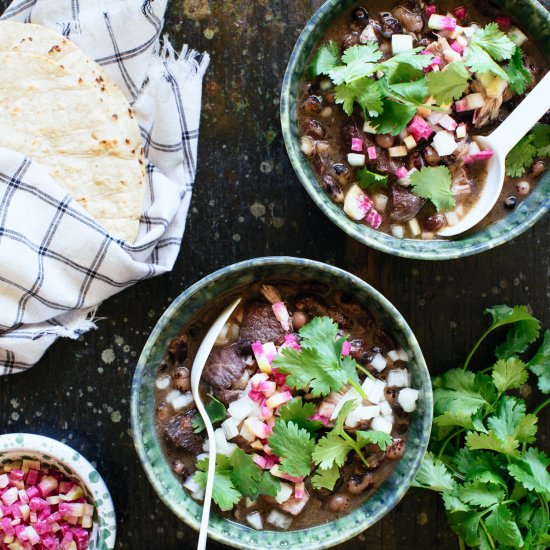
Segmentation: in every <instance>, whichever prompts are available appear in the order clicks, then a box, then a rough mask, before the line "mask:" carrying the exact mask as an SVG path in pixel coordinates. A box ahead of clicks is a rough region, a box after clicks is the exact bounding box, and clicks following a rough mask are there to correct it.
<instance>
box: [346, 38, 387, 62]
mask: <svg viewBox="0 0 550 550" xmlns="http://www.w3.org/2000/svg"><path fill="white" fill-rule="evenodd" d="M381 57H382V52H381V51H380V50H379V49H378V43H377V42H374V41H373V40H371V41H369V42H367V43H366V44H359V45H357V46H351V47H350V48H348V49H347V50H346V51H345V52H344V55H343V56H342V61H343V62H344V63H345V64H346V65H352V64H361V63H376V61H379V60H380V58H381Z"/></svg>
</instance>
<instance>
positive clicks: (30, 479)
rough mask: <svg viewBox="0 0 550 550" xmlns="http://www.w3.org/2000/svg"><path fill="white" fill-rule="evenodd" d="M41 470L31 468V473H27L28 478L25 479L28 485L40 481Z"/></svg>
mask: <svg viewBox="0 0 550 550" xmlns="http://www.w3.org/2000/svg"><path fill="white" fill-rule="evenodd" d="M39 474H40V472H39V471H38V470H29V473H28V474H27V479H25V483H26V484H27V485H34V484H36V482H37V481H38V475H39Z"/></svg>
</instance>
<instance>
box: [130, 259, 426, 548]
mask: <svg viewBox="0 0 550 550" xmlns="http://www.w3.org/2000/svg"><path fill="white" fill-rule="evenodd" d="M275 265H277V266H286V267H288V269H289V275H288V276H290V277H291V276H292V272H291V270H292V268H293V267H296V268H302V269H305V268H307V270H308V276H309V277H312V278H315V277H321V275H319V273H321V272H328V275H327V277H334V278H339V279H340V278H342V279H343V280H345V281H346V285H345V286H346V287H347V286H352V285H353V286H357V287H360V288H361V292H363V293H365V294H366V295H368V296H369V299H372V301H373V302H372V303H371V306H370V307H373V308H375V309H380V310H381V311H383V312H384V314H385V315H387V317H388V318H391V319H392V322H393V323H394V324H395V325H396V326H399V332H400V335H399V336H400V337H399V339H400V341H401V343H403V342H404V341H406V345H407V347H408V350H410V351H411V352H412V354H413V357H412V358H411V361H410V362H409V365H416V366H415V367H414V368H413V367H411V369H412V370H411V371H412V372H413V377H414V378H415V379H416V381H419V384H418V385H417V387H421V388H422V389H421V396H420V398H419V409H418V410H420V409H422V411H423V413H422V416H418V417H416V419H415V420H414V424H412V425H415V424H416V425H417V428H418V430H419V432H420V435H419V441H418V444H417V446H416V447H415V448H413V447H411V448H412V449H413V450H412V451H410V452H411V455H412V456H410V457H408V459H407V460H408V461H409V463H408V470H406V471H405V472H401V470H396V472H399V475H400V478H399V482H400V483H401V485H399V486H397V487H393V488H392V491H393V492H392V495H391V498H388V499H387V500H386V502H384V499H385V496H381V495H385V494H386V491H388V488H390V487H391V485H390V482H391V481H392V480H393V478H394V477H395V476H390V478H388V480H386V481H385V482H384V483H383V484H382V486H381V487H380V488H379V489H378V490H377V491H376V492H375V493H374V494H373V496H372V497H371V499H369V500H367V501H366V503H365V504H363V505H362V506H361V507H359V508H357V509H355V510H354V511H352V512H351V513H349V514H347V515H345V516H343V517H341V518H339V519H337V520H334V521H331V522H328V523H324V524H321V525H319V526H315V527H312V528H308V529H301V530H296V531H288V532H278V531H269V530H264V531H255V530H254V529H251V528H249V527H246V526H243V525H241V524H237V523H235V522H231V521H227V520H225V519H223V518H220V516H217V515H214V517H212V516H211V520H210V526H209V536H210V537H211V538H212V539H214V540H217V541H219V542H222V543H224V544H227V545H230V546H233V547H235V548H243V549H249V548H251V547H253V548H255V549H257V550H260V549H263V548H292V550H307V549H311V548H316V549H318V550H320V549H323V548H329V547H332V546H334V545H337V544H340V543H342V542H344V541H346V540H349V539H351V538H353V537H354V536H356V535H358V534H359V533H361V532H363V531H364V530H365V529H367V528H369V527H370V526H372V525H373V524H374V523H376V522H377V521H379V520H380V519H381V518H382V517H384V516H385V515H386V514H387V513H388V512H389V511H390V510H391V509H392V508H394V507H395V506H396V505H397V504H398V503H399V502H400V500H401V499H402V498H403V496H404V495H405V493H406V492H407V490H408V489H409V488H410V486H411V484H412V482H413V480H414V477H415V475H416V472H417V471H418V468H420V465H421V463H422V458H423V456H424V454H425V451H426V449H427V446H428V442H429V438H430V430H431V424H432V415H433V396H432V386H431V379H430V374H429V371H428V367H427V366H426V362H425V360H424V357H423V355H422V352H421V350H420V346H419V344H418V342H417V340H416V337H415V336H414V334H413V332H412V330H411V328H410V327H409V325H408V324H407V322H406V321H405V319H404V318H403V316H402V315H401V314H400V313H399V311H398V310H397V309H396V308H395V307H394V306H393V305H392V304H391V303H390V302H389V301H388V300H387V299H386V298H385V297H384V296H383V295H382V294H380V293H379V292H378V291H377V290H375V289H374V288H373V287H371V286H370V285H369V284H368V283H366V282H365V281H363V280H362V279H360V278H359V277H356V276H355V275H352V274H351V273H348V272H346V271H344V270H342V269H340V268H337V267H334V266H331V265H327V264H323V263H321V262H316V261H313V260H307V259H302V258H293V257H286V256H274V257H264V258H255V259H251V260H246V261H243V262H239V263H236V264H232V265H230V266H227V267H224V268H221V269H219V270H218V271H216V272H214V273H212V274H210V275H208V276H206V277H204V278H203V279H201V280H200V281H198V282H196V283H195V284H194V285H192V286H191V287H190V288H189V289H187V290H186V291H184V292H183V293H182V294H181V295H180V296H178V297H177V298H176V299H175V300H174V302H172V304H171V305H170V306H169V307H168V309H167V310H166V311H165V312H164V314H163V315H162V317H161V318H160V319H159V321H158V322H157V324H156V326H155V327H154V329H153V331H152V332H151V335H150V336H149V338H148V340H147V342H146V344H145V347H144V349H143V351H142V353H141V356H140V358H139V361H138V365H137V368H136V371H135V374H134V379H133V383H132V395H131V404H130V410H131V423H132V435H133V438H134V444H135V447H136V451H137V453H138V456H139V459H140V461H141V464H142V466H143V468H144V470H145V473H146V475H147V477H148V478H149V481H150V482H151V484H152V485H153V488H154V489H155V491H156V492H157V494H158V495H159V497H160V498H161V500H162V501H163V502H164V503H165V504H166V506H168V508H170V510H172V512H173V513H174V514H175V515H176V516H177V517H178V518H180V519H181V520H182V521H184V522H185V523H187V524H188V525H189V526H190V527H192V528H193V529H195V530H198V529H199V526H200V510H201V508H200V507H199V505H197V503H195V502H194V501H193V500H192V499H191V497H189V496H188V495H187V494H186V493H185V491H184V489H183V488H182V487H181V485H179V490H178V496H177V498H180V497H181V494H183V499H182V501H183V502H185V503H186V505H191V506H192V503H194V507H195V510H196V514H195V515H194V516H193V515H192V514H191V513H189V514H186V513H184V511H182V510H181V509H180V508H179V507H178V506H177V503H175V502H173V500H172V498H171V497H170V494H169V493H170V490H171V489H172V488H173V487H174V485H173V481H174V480H176V478H175V476H174V474H173V473H172V472H171V469H170V467H169V466H168V464H167V461H166V460H165V459H161V460H159V461H157V462H156V464H153V463H152V461H151V460H150V457H149V455H148V448H147V447H148V445H151V444H152V445H154V444H155V442H156V445H157V447H158V439H157V438H156V434H153V438H152V440H149V441H148V442H146V441H145V440H144V432H143V430H142V428H143V429H147V427H146V426H145V427H144V426H143V423H142V421H141V418H140V405H141V404H140V391H141V389H142V388H141V386H142V383H143V378H144V376H145V375H148V376H152V380H151V384H153V383H154V382H153V381H154V374H155V372H156V368H157V365H156V364H155V365H151V368H152V370H153V375H151V373H150V372H148V366H149V365H148V358H149V355H150V354H151V353H152V351H153V347H154V346H155V344H156V343H157V341H158V340H159V339H160V338H161V336H162V335H163V334H164V339H163V340H164V342H165V343H166V339H167V337H168V335H167V334H165V331H166V329H167V327H169V325H170V324H171V322H172V318H174V317H175V315H176V314H177V312H178V311H179V310H180V309H181V308H185V304H186V302H187V301H188V299H190V297H193V296H195V295H197V294H199V293H204V294H207V291H206V290H205V289H206V288H207V287H210V286H212V285H213V284H218V283H219V282H220V281H221V280H223V279H224V278H225V277H227V276H228V275H232V276H237V274H246V273H247V272H248V271H249V270H255V269H256V270H258V269H262V266H264V267H265V266H275ZM309 271H311V275H309ZM278 276H280V275H278ZM238 284H239V283H236V284H235V285H234V286H238ZM372 304H374V305H372ZM220 307H221V305H220ZM194 311H195V310H193V312H194ZM180 328H181V326H179V327H178V330H179V329H180ZM176 332H177V331H175V332H174V333H173V334H175V333H176ZM394 336H395V337H396V338H397V336H396V335H395V334H394ZM141 406H142V407H143V408H146V409H147V411H148V414H150V415H151V418H152V415H153V403H152V402H151V403H150V404H143V405H141ZM417 414H420V413H419V412H418V411H417ZM158 455H159V451H158V448H157V449H155V450H154V451H153V452H152V457H153V459H157V458H158ZM405 456H407V455H405ZM405 464H406V463H405ZM397 467H398V468H399V464H398V465H397ZM403 468H405V466H404V467H403ZM178 483H179V482H178ZM167 484H169V485H170V487H168V486H167ZM394 485H395V484H394ZM180 491H181V492H180ZM377 495H378V496H377ZM371 500H373V501H375V504H378V502H379V501H380V502H381V504H380V506H382V508H379V509H378V511H377V512H375V513H373V514H372V515H370V516H367V513H366V511H364V510H363V509H364V508H366V507H367V505H368V503H369V502H370V501H371ZM375 504H373V505H372V506H374V505H375ZM338 523H340V525H343V526H345V529H342V530H338V529H335V528H334V526H335V525H338ZM223 526H225V532H224V531H223ZM331 526H332V529H331ZM255 535H256V536H255ZM246 536H252V537H253V540H251V539H250V538H249V539H248V540H242V539H243V537H246ZM301 538H305V539H306V542H304V541H303V540H300V539H301Z"/></svg>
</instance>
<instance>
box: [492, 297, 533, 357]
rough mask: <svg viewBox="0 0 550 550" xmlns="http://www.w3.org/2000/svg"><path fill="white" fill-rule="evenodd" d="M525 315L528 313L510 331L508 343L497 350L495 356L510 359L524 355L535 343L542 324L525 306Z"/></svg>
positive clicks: (507, 338)
mask: <svg viewBox="0 0 550 550" xmlns="http://www.w3.org/2000/svg"><path fill="white" fill-rule="evenodd" d="M519 307H520V308H521V307H523V310H522V311H523V313H525V312H527V315H526V316H525V318H524V319H518V320H517V321H516V322H515V323H514V326H513V327H512V328H511V329H510V330H509V331H508V334H507V335H506V341H505V342H504V343H503V344H500V345H499V346H497V347H496V349H495V354H496V356H497V358H499V359H508V358H509V357H511V356H513V355H516V354H519V353H523V352H524V351H525V350H526V349H527V347H528V346H529V344H531V343H532V342H534V341H535V340H536V339H537V338H538V337H539V333H540V323H539V321H538V320H537V319H535V318H534V317H533V316H532V315H531V314H530V313H529V312H528V311H527V308H526V307H525V306H519Z"/></svg>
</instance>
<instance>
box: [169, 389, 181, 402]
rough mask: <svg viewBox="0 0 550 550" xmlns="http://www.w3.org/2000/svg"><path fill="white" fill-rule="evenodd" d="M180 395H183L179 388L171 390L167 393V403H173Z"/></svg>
mask: <svg viewBox="0 0 550 550" xmlns="http://www.w3.org/2000/svg"><path fill="white" fill-rule="evenodd" d="M180 395H181V392H180V391H179V390H171V391H169V392H168V394H167V395H166V398H165V401H166V403H168V404H170V405H171V404H172V401H174V399H176V398H178V397H179V396H180Z"/></svg>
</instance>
